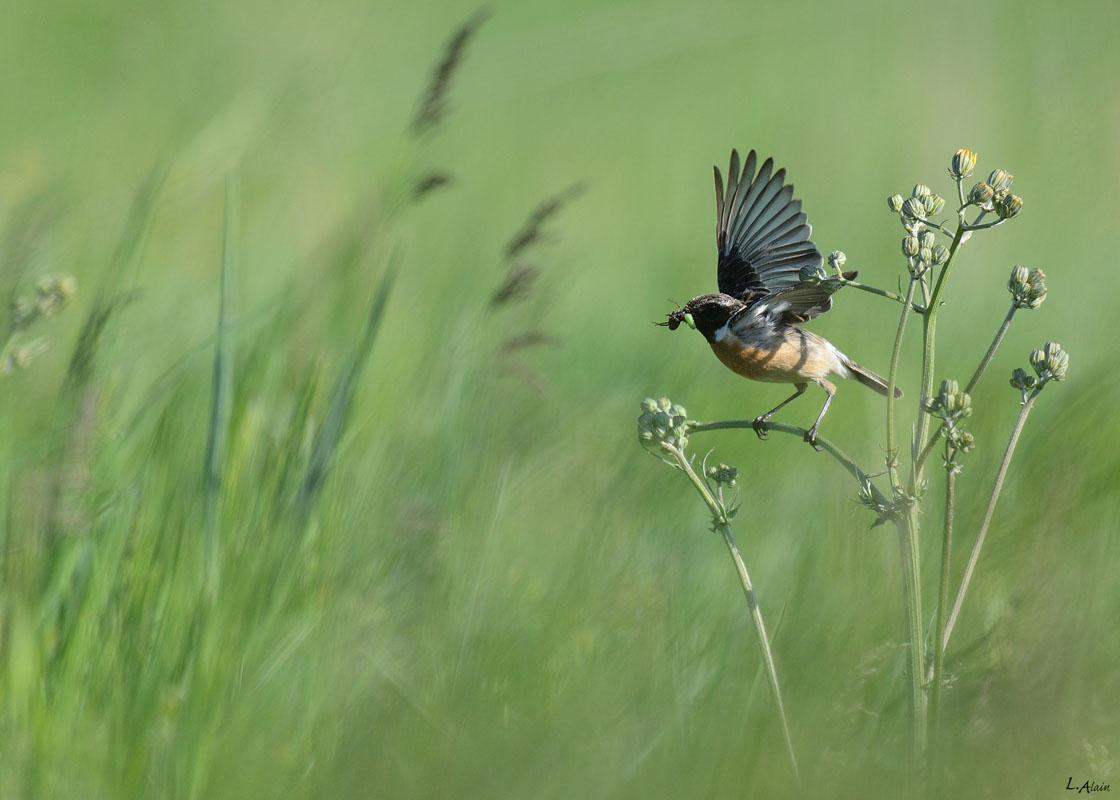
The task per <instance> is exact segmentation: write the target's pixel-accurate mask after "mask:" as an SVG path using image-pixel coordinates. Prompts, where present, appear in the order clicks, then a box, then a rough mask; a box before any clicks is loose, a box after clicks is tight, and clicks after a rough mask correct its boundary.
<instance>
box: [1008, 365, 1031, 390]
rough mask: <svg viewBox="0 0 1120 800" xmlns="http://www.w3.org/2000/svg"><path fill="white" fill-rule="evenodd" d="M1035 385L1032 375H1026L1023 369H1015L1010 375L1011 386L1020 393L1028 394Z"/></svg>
mask: <svg viewBox="0 0 1120 800" xmlns="http://www.w3.org/2000/svg"><path fill="white" fill-rule="evenodd" d="M1036 383H1037V381H1036V380H1035V379H1034V375H1028V374H1027V371H1026V370H1025V369H1016V370H1015V371H1013V372H1012V373H1011V385H1012V386H1013V387H1014V388H1016V389H1019V390H1020V391H1023V392H1029V391H1030V390H1031V389H1033V388H1034V387H1035V384H1036Z"/></svg>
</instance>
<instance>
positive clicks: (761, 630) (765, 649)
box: [662, 444, 801, 786]
mask: <svg viewBox="0 0 1120 800" xmlns="http://www.w3.org/2000/svg"><path fill="white" fill-rule="evenodd" d="M662 446H663V447H664V448H665V449H666V450H667V451H668V452H669V453H671V454H672V455H673V458H674V459H675V460H676V462H677V464H678V466H680V468H681V470H682V471H683V472H684V473H685V474H686V475H688V479H689V480H690V481H692V485H693V486H695V487H696V490H697V491H698V492H699V493H700V496H701V497H702V498H703V499H704V503H705V505H707V506H708V510H709V511H710V512H711V514H712V522H713V524H714V525H715V527H716V529H717V530H718V531H719V533H720V535H721V536H722V537H723V541H724V544H726V545H727V550H728V552H729V553H730V554H731V559H732V561H734V562H735V571H736V572H737V573H738V575H739V582H740V583H741V584H742V586H743V594H744V595H745V596H746V598H747V606H748V607H749V608H750V611H751V619H752V620H753V621H754V627H755V633H756V634H757V635H756V637H755V638H756V640H757V641H758V649H759V653H760V654H761V656H762V661H763V664H765V666H766V677H767V680H768V682H769V684H770V694H771V695H772V696H773V698H774V705H775V706H777V709H778V720H779V722H781V726H782V735H783V737H784V739H785V745H786V754H787V755H788V757H789V763H790V767H791V769H792V770H793V777H794V780H795V781H796V783H797V785H798V786H800V785H801V771H800V769H799V768H798V766H797V755H796V754H795V753H794V750H793V738H792V737H791V736H790V732H789V722H788V721H787V719H786V710H785V704H784V703H783V702H782V691H781V687H780V686H779V685H778V671H777V667H776V666H775V663H774V654H773V652H772V651H771V650H770V637H769V635H768V634H767V633H766V623H765V621H764V620H763V618H762V609H761V608H760V607H759V605H758V597H757V596H756V595H755V592H754V585H753V584H752V582H751V576H750V574H749V573H748V572H747V565H746V563H745V562H744V561H743V556H742V554H741V553H740V552H739V547H738V545H736V544H735V537H734V536H733V535H732V533H731V523H730V522H729V521H728V513H727V508H726V506H725V505H724V503H723V498H722V495H721V497H720V499H718V500H717V499H716V498H715V497H713V496H712V493H711V491H709V489H708V486H707V485H706V484H705V483H704V481H703V480H701V479H700V476H699V475H697V474H696V471H695V470H694V469H693V468H692V463H691V462H690V461H689V459H688V456H686V455H685V454H684V451H683V450H680V449H678V448H676V447H673V446H672V445H669V444H664V445H662Z"/></svg>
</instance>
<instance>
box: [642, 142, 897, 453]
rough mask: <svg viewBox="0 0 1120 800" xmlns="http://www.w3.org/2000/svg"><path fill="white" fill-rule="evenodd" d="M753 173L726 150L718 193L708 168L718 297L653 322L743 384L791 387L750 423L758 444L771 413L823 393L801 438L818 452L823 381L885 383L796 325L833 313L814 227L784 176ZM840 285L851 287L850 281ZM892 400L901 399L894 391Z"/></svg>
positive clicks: (749, 162) (828, 387)
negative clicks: (688, 336)
mask: <svg viewBox="0 0 1120 800" xmlns="http://www.w3.org/2000/svg"><path fill="white" fill-rule="evenodd" d="M757 166H758V156H757V155H756V154H755V151H754V150H752V151H751V152H750V153H749V154H748V155H747V159H746V163H745V164H743V165H742V169H741V170H740V162H739V153H738V152H737V151H735V150H732V151H731V166H730V168H729V170H728V175H727V191H726V192H724V187H723V177H722V176H721V175H720V172H719V168H718V167H716V168H715V177H716V246H717V248H718V250H719V266H718V271H717V281H718V284H719V293H718V294H702V295H700V296H699V297H694V298H692V299H691V300H689V301H688V302H687V303H685V304H684V307H683V308H678V309H677V310H676V311H674V312H672V313H671V314H669V319H668V320H667V321H666V322H659V323H658V324H659V325H664V326H667V327H668V328H669V329H670V330H676V329H677V327H679V326H680V324H681V323H682V322H684V323H685V324H686V325H688V326H689V327H690V328H694V329H696V330H698V331H700V333H702V334H704V338H705V339H707V340H708V344H709V345H711V347H712V350H713V352H715V354H716V356H717V357H718V358H719V360H720V361H722V362H723V363H724V365H726V366H727V367H728V368H729V369H730V370H732V371H733V372H736V373H738V374H739V375H742V376H743V377H744V378H750V379H751V380H756V381H770V382H777V383H792V384H793V386H794V388H795V389H796V390H797V391H796V392H794V393H793V394H792V395H791V396H790V397H788V398H786V399H785V400H783V401H782V402H781V403H779V404H778V405H777V406H775V407H774V408H772V409H770V410H769V411H767V412H766V413H765V414H763V415H761V416H759V417H756V418H755V420H754V430H755V432H756V433H757V434H758V435H759V437H760V438H764V437H765V435H766V423H767V421H768V420H769V419H770V417H771V416H773V414H774V412H776V411H778V409H780V408H782V407H784V406H785V405H786V404H787V403H789V402H790V401H791V400H793V399H794V398H796V397H800V396H801V395H802V394H803V393H804V392H805V390H806V389H807V388H808V386H809V383H810V382H812V383H815V384H817V385H818V386H820V387H821V388H822V389H824V390H825V392H826V393H827V394H828V396H827V397H826V398H825V401H824V406H823V407H822V408H821V413H820V414H818V415H817V421H816V422H814V423H813V427H811V428H809V430H808V431H806V432H805V441H806V442H808V443H809V444H811V445H812V446H813V447H814V448H815V449H817V450H820V447H818V446H817V442H816V437H817V431H818V429H819V428H820V425H821V420H822V419H824V415H825V412H827V411H828V406H829V403H831V402H832V397H833V395H834V394H835V393H836V387H835V386H834V385H833V384H832V383H831V382H829V381H828V380H827V378H828V377H829V376H830V375H838V376H840V377H841V378H855V379H856V380H857V381H859V382H860V383H862V384H863V385H864V386H869V387H871V388H872V389H874V390H875V391H877V392H879V394H882V395H884V396H885V395H886V394H887V382H886V381H885V380H884V379H883V378H881V377H880V376H878V375H876V374H875V373H874V372H872V371H871V370H869V369H867V368H866V367H862V366H860V365H859V364H857V363H856V362H854V361H852V360H851V359H850V358H848V357H847V356H846V355H844V354H843V353H841V352H840V351H839V350H837V349H836V348H835V347H834V346H833V345H832V344H831V343H830V342H828V341H827V340H825V339H823V338H821V337H820V336H817V335H816V334H814V333H811V332H810V331H807V330H803V329H802V328H800V327H799V325H800V324H801V323H803V322H806V321H808V320H810V319H812V318H813V317H816V316H819V315H821V314H823V313H824V312H826V311H828V310H829V309H830V308H832V291H835V288H838V287H837V286H835V284H833V286H831V287H830V286H828V285H827V284H828V282H827V281H826V282H824V283H822V281H821V280H820V279H819V278H818V277H817V273H818V270H820V268H821V266H822V265H823V263H824V259H823V258H821V253H820V250H818V249H817V246H816V245H815V244H813V242H812V241H811V240H810V239H809V234H810V233H812V230H813V229H812V228H811V227H810V225H809V224H808V222H807V221H806V219H807V218H806V216H805V214H804V213H803V212H802V211H801V201H800V200H795V199H793V186H792V185H785V174H786V171H785V170H784V169H780V170H778V171H777V172H775V171H774V160H773V159H772V158H768V159H766V161H764V162H763V163H762V166H761V167H760V168H758V171H757V173H756V172H755V169H756V167H757ZM806 268H808V269H807V270H806ZM802 270H805V272H802ZM810 276H811V277H810ZM803 277H805V278H808V279H807V280H803ZM843 277H844V278H845V279H847V280H853V279H854V278H855V277H856V273H855V272H845V273H843ZM830 288H831V289H832V291H830V290H829V289H830ZM895 397H902V392H901V391H899V390H898V389H897V388H896V389H895Z"/></svg>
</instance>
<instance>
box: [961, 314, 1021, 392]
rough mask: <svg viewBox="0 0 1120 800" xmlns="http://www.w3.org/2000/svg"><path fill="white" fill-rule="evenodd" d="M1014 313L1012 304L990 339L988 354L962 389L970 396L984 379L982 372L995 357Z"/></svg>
mask: <svg viewBox="0 0 1120 800" xmlns="http://www.w3.org/2000/svg"><path fill="white" fill-rule="evenodd" d="M1015 311H1016V308H1015V304H1014V303H1012V304H1011V308H1010V309H1008V311H1007V316H1006V317H1004V318H1003V323H1002V324H1001V325H1000V326H999V330H998V331H996V337H995V338H994V339H992V345H991V347H989V348H988V352H986V353H985V354H984V358H983V359H981V360H980V366H978V367H977V368H976V372H974V373H972V378H971V379H969V381H968V386H966V387H964V390H965V391H966V392H968V393H969V394H972V390H973V389H975V388H976V384H978V383H979V382H980V379H981V378H982V377H984V372H985V371H986V370H987V369H988V365H989V364H991V363H992V358H993V357H994V356H995V354H996V350H997V349H998V348H999V345H1000V342H1002V341H1003V337H1004V335H1005V334H1006V333H1007V329H1008V328H1009V327H1010V326H1011V318H1012V317H1014V316H1015Z"/></svg>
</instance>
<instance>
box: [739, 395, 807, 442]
mask: <svg viewBox="0 0 1120 800" xmlns="http://www.w3.org/2000/svg"><path fill="white" fill-rule="evenodd" d="M793 386H794V388H795V389H797V391H796V392H794V393H793V394H791V395H790V396H789V397H787V398H786V399H785V400H783V401H782V402H780V403H778V405H776V406H774V407H773V408H772V409H770V410H769V411H767V412H766V413H765V414H763V415H762V416H761V417H755V418H754V422H752V423H751V427H752V428H754V432H755V433H757V434H758V438H759V439H765V438H766V434H767V428H766V423H767V422H768V421H769V420H770V417H772V416H774V412H775V411H778V410H779V409H782V408H784V407H785V406H786V404H787V403H789V401H790V400H793V399H795V398H798V397H800V396H801V395H803V394H805V390H806V389H808V388H809V384H807V383H795V384H794V385H793Z"/></svg>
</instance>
